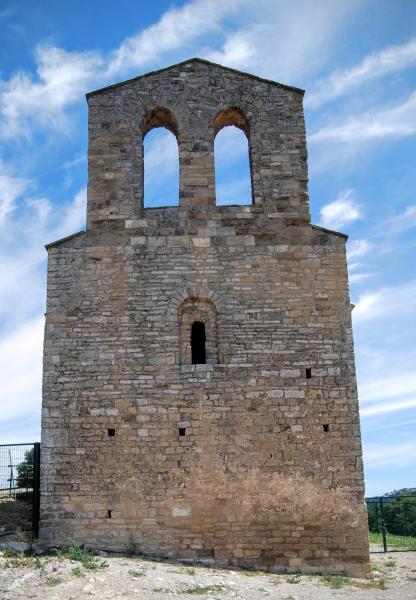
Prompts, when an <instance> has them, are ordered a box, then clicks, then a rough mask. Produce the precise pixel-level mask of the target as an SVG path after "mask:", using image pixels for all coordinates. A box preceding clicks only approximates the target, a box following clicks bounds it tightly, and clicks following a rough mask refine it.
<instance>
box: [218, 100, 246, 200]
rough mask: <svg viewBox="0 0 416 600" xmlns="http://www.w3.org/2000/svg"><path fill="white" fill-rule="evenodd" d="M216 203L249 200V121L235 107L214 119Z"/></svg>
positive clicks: (222, 112)
mask: <svg viewBox="0 0 416 600" xmlns="http://www.w3.org/2000/svg"><path fill="white" fill-rule="evenodd" d="M213 129H214V136H215V141H214V157H215V189H216V204H217V205H225V204H252V196H253V194H252V182H251V165H250V147H249V124H248V121H247V119H246V117H245V116H244V115H243V113H242V112H241V111H240V110H238V109H237V108H231V107H228V108H226V109H224V110H223V111H221V112H220V113H219V114H218V115H217V116H216V117H215V119H214V123H213Z"/></svg>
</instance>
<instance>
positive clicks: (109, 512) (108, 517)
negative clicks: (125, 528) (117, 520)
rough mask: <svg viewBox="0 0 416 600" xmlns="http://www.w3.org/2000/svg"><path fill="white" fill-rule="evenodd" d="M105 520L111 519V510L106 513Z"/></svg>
mask: <svg viewBox="0 0 416 600" xmlns="http://www.w3.org/2000/svg"><path fill="white" fill-rule="evenodd" d="M107 519H111V510H108V511H107Z"/></svg>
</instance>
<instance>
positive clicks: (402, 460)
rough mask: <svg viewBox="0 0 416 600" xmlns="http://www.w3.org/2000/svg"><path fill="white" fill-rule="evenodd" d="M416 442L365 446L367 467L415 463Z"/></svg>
mask: <svg viewBox="0 0 416 600" xmlns="http://www.w3.org/2000/svg"><path fill="white" fill-rule="evenodd" d="M415 455H416V442H404V443H401V444H368V445H367V446H364V463H365V466H366V468H368V467H371V468H373V469H374V468H379V467H380V468H386V467H393V466H397V467H406V466H410V465H414V463H415V458H414V457H415Z"/></svg>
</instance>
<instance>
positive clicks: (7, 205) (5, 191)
mask: <svg viewBox="0 0 416 600" xmlns="http://www.w3.org/2000/svg"><path fill="white" fill-rule="evenodd" d="M28 185H29V182H27V181H25V180H23V179H20V178H18V177H12V176H11V175H10V174H9V173H8V172H7V170H6V168H5V167H4V165H3V163H2V162H1V161H0V226H1V225H2V224H3V223H4V222H5V220H6V218H7V216H8V215H9V213H10V212H12V211H13V210H14V208H15V203H16V200H17V199H18V198H19V196H21V195H22V194H23V192H24V191H25V190H26V189H27V187H28Z"/></svg>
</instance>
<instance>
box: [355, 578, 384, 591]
mask: <svg viewBox="0 0 416 600" xmlns="http://www.w3.org/2000/svg"><path fill="white" fill-rule="evenodd" d="M348 585H351V586H353V587H356V588H360V589H361V590H386V589H387V586H386V582H385V580H384V579H379V580H378V581H369V582H365V583H362V582H361V581H350V582H349V583H348Z"/></svg>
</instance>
